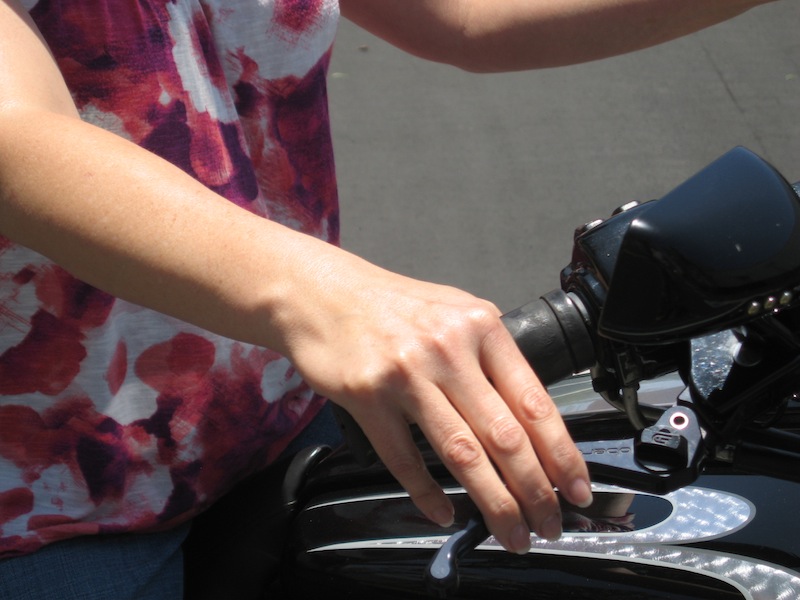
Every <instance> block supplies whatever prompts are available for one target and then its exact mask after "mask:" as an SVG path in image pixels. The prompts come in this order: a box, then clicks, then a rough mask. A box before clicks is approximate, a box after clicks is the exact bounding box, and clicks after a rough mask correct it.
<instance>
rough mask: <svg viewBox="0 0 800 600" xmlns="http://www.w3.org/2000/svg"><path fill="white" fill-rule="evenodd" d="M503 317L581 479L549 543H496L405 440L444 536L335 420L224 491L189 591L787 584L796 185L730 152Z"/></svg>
mask: <svg viewBox="0 0 800 600" xmlns="http://www.w3.org/2000/svg"><path fill="white" fill-rule="evenodd" d="M503 321H504V323H505V324H506V326H507V328H508V329H509V331H510V332H511V333H512V334H513V336H514V338H515V340H516V341H517V343H518V345H519V347H520V349H521V350H522V352H523V354H524V355H525V357H526V358H527V359H528V361H529V362H530V364H531V365H532V367H533V368H534V370H535V371H536V372H537V374H538V375H539V377H540V379H541V380H542V382H543V383H545V385H548V389H549V391H550V393H551V396H552V397H553V399H554V400H555V401H556V403H557V404H558V406H559V409H560V411H561V414H562V416H563V418H564V420H565V422H566V424H567V426H568V428H569V430H570V433H571V434H572V436H573V439H574V440H575V441H576V444H577V445H578V447H579V449H580V450H581V452H582V453H583V455H584V458H585V460H586V462H587V465H588V467H589V470H590V474H591V477H592V482H593V484H592V485H593V492H594V497H595V501H594V503H593V505H592V506H591V507H590V508H589V509H580V508H578V507H574V506H569V505H568V504H567V503H566V502H563V501H562V503H563V506H562V509H563V515H564V522H563V529H564V534H563V536H562V537H561V539H559V540H557V541H548V540H544V539H540V538H538V537H537V536H536V535H535V534H531V550H530V552H528V553H527V554H526V555H523V556H517V555H512V554H509V553H507V552H505V551H504V550H503V548H502V547H501V546H500V545H499V544H498V543H497V542H496V541H495V540H494V538H493V537H491V536H490V535H489V533H488V531H487V529H486V527H485V525H484V524H483V521H482V519H481V517H480V514H479V513H478V512H477V510H476V509H475V507H474V505H473V504H472V502H471V501H470V499H469V497H468V496H467V494H466V493H465V491H464V490H463V489H461V488H460V487H459V486H458V485H457V483H456V482H455V481H454V480H453V479H452V478H451V477H450V475H449V474H448V473H447V472H446V470H445V469H444V468H443V467H442V465H441V463H440V462H439V461H438V459H437V457H436V456H435V454H434V453H433V452H432V451H431V449H430V448H429V447H428V446H427V444H426V442H425V440H424V438H423V437H422V436H421V435H417V438H418V443H419V446H420V448H421V449H422V451H423V455H424V456H425V460H426V464H427V465H428V468H429V469H430V470H431V472H432V474H433V475H434V476H435V477H436V478H437V479H438V480H439V481H440V482H441V484H442V485H443V487H444V489H445V491H446V493H448V494H449V495H450V497H451V498H452V500H453V503H454V505H455V507H456V522H455V523H454V524H453V526H452V527H451V528H450V529H447V530H442V529H441V528H439V527H438V526H437V525H435V524H432V523H430V522H428V521H427V520H426V519H425V518H424V517H422V516H421V515H420V513H419V512H418V510H417V509H416V508H415V507H414V505H413V504H412V502H411V501H410V499H409V498H408V495H407V494H406V493H405V492H404V491H403V490H402V488H400V487H399V486H398V485H397V483H396V482H394V480H393V479H392V477H391V476H390V475H389V473H388V472H387V471H386V469H385V468H384V467H383V466H382V465H381V464H380V462H379V461H377V459H376V457H375V455H374V453H373V452H372V450H371V448H370V447H369V444H368V443H367V442H366V438H365V437H364V436H363V433H361V432H360V430H359V429H358V426H357V425H356V424H355V422H354V421H353V420H352V419H350V418H349V417H348V416H347V415H346V414H342V415H341V420H342V426H343V429H344V431H345V435H346V438H347V440H348V444H347V445H346V446H345V447H342V448H339V449H336V450H331V449H329V448H326V447H324V446H318V447H311V448H308V449H306V450H304V451H303V452H301V453H299V454H298V455H296V456H295V457H294V458H293V459H292V460H289V461H286V462H285V463H283V464H282V465H279V466H278V467H276V468H274V469H272V470H270V471H269V472H268V473H269V475H267V476H265V477H260V478H256V479H254V480H251V481H249V482H246V483H245V484H244V485H243V486H242V489H241V490H239V491H238V492H237V494H238V496H239V497H247V498H250V499H251V501H250V503H249V506H251V509H250V511H249V512H244V511H242V510H241V509H240V505H236V504H235V502H236V500H235V498H236V497H237V494H234V495H232V499H231V500H230V503H229V504H228V505H227V507H226V502H228V500H224V501H223V502H222V503H221V504H222V506H221V508H220V510H219V511H218V514H223V515H227V516H224V517H222V518H221V519H219V518H217V517H214V518H213V519H212V520H211V522H213V523H215V525H213V526H212V527H210V528H208V529H209V531H211V534H210V535H207V536H206V537H205V540H206V543H205V545H203V544H202V543H199V544H194V545H189V546H187V549H190V550H191V552H190V553H189V558H190V560H189V564H190V565H191V568H190V569H189V571H187V574H190V575H191V577H188V576H187V596H186V597H187V598H202V597H213V598H225V597H230V598H245V597H252V598H258V597H267V596H269V597H283V598H309V597H312V596H316V595H320V594H324V595H325V597H326V598H365V597H379V598H425V597H441V598H487V597H490V596H491V595H494V594H502V595H503V597H504V598H508V599H513V598H523V597H524V598H535V599H542V600H549V599H553V598H571V599H576V600H577V599H581V598H591V599H592V600H602V599H604V598H613V599H614V600H624V599H625V598H636V599H658V600H668V599H669V600H675V599H700V598H702V599H704V600H705V599H720V600H721V599H726V600H728V599H730V600H733V599H745V598H746V599H749V600H777V599H790V598H791V599H795V598H800V520H798V519H797V518H796V515H795V513H794V512H793V511H794V510H796V509H797V507H798V505H799V504H800V396H798V392H800V184H794V186H792V185H791V184H789V183H788V182H787V181H786V180H785V179H784V178H783V177H782V176H781V175H780V174H779V173H778V172H777V171H776V170H775V169H774V168H773V167H771V166H770V165H769V164H768V163H767V162H765V161H764V160H762V159H761V158H759V157H758V156H756V155H755V154H753V153H752V152H750V151H749V150H746V149H744V148H735V149H733V150H731V151H729V152H728V153H726V154H725V155H723V156H722V157H720V158H719V159H718V160H716V161H715V162H713V163H712V164H711V165H709V166H707V167H705V168H704V169H702V170H701V171H700V172H698V173H697V174H696V175H695V176H693V177H692V178H690V179H689V180H687V181H686V182H685V183H683V184H681V185H680V186H678V187H677V188H675V189H674V190H673V191H671V192H670V193H668V194H667V195H665V196H663V197H662V198H660V199H657V200H651V201H647V202H643V203H636V202H633V203H629V204H625V205H623V206H621V207H620V208H619V209H617V210H615V211H614V212H613V213H612V215H611V216H610V217H609V218H607V219H604V220H596V221H592V222H590V223H587V224H585V225H583V226H581V227H579V228H578V229H577V230H576V232H575V239H574V247H573V255H572V259H571V261H570V264H569V265H568V266H567V267H566V268H564V270H563V271H562V273H561V288H560V289H557V290H553V291H551V292H549V293H547V294H545V295H543V296H542V297H541V298H539V299H538V300H535V301H534V302H531V303H530V304H528V305H526V306H523V307H520V308H518V309H516V310H514V311H511V312H510V313H508V314H506V315H504V316H503ZM253 498H257V499H258V500H257V501H255V502H254V501H252V499H253ZM232 507H233V508H232ZM231 515H235V516H236V518H237V519H238V521H237V522H238V523H239V525H235V524H234V520H233V518H232V517H231ZM215 527H216V529H215ZM223 532H224V533H226V534H227V538H225V537H224V536H223V535H222V533H223ZM224 539H227V540H228V541H227V542H224V541H221V540H224ZM192 557H194V558H192ZM198 557H200V560H198ZM212 566H214V567H216V569H213V568H212Z"/></svg>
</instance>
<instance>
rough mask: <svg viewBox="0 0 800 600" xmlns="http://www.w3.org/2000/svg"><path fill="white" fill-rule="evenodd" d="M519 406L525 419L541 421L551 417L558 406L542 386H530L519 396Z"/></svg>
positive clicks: (533, 421)
mask: <svg viewBox="0 0 800 600" xmlns="http://www.w3.org/2000/svg"><path fill="white" fill-rule="evenodd" d="M519 398H520V400H519V406H520V409H521V410H522V414H523V416H524V417H525V419H526V420H527V421H529V422H532V423H539V422H542V421H546V420H548V419H551V418H552V417H553V416H554V414H555V413H556V406H555V404H554V403H553V401H552V400H551V399H550V396H548V395H547V392H545V391H544V388H542V387H540V386H530V387H528V388H527V389H525V390H523V391H522V392H521V393H520V396H519Z"/></svg>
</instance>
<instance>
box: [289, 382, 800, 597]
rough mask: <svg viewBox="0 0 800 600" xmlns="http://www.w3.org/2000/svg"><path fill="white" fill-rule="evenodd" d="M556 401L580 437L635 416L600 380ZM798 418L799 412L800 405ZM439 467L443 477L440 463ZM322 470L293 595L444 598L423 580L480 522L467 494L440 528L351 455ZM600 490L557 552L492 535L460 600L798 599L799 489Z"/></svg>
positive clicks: (748, 483) (298, 549) (454, 493)
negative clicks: (601, 389)
mask: <svg viewBox="0 0 800 600" xmlns="http://www.w3.org/2000/svg"><path fill="white" fill-rule="evenodd" d="M681 389H682V383H681V382H680V380H679V379H678V378H677V377H673V376H668V377H665V378H661V379H659V380H655V381H652V382H648V383H647V384H645V385H643V387H642V390H641V398H642V400H643V401H644V402H649V403H655V404H658V403H662V402H663V403H664V404H671V403H672V402H674V399H675V396H676V395H677V394H678V393H679V392H680V391H681ZM551 393H552V394H553V396H554V398H556V400H557V402H558V403H559V406H560V408H561V411H562V414H563V415H564V417H565V419H566V421H567V423H568V425H569V427H570V429H571V431H572V434H573V436H574V437H575V438H576V439H577V440H591V439H609V436H610V434H614V435H616V434H619V435H625V434H627V433H629V432H630V429H629V425H628V424H627V420H626V419H625V417H624V415H622V414H620V413H618V412H616V411H614V410H613V409H611V408H609V407H608V405H607V404H606V403H605V402H604V401H603V400H602V399H600V398H599V397H597V396H596V394H594V392H593V391H592V390H591V382H590V380H589V378H588V377H585V376H577V377H574V378H572V379H569V380H567V381H565V382H562V383H560V384H557V385H555V386H553V387H551ZM790 410H794V411H798V413H800V407H799V406H797V405H796V404H795V405H793V406H791V407H790ZM595 451H603V449H600V450H598V449H595ZM605 451H607V452H615V451H617V450H616V449H615V448H608V449H605ZM431 465H432V466H433V468H434V469H435V468H436V465H435V461H433V460H432V461H431ZM320 466H321V468H320V469H318V471H320V472H319V473H317V475H316V477H315V478H314V479H312V482H311V485H310V486H309V489H310V490H311V491H312V493H311V496H310V497H308V498H307V499H306V500H305V506H304V508H303V509H302V510H301V511H300V512H299V516H298V518H297V519H296V521H295V525H294V530H293V532H292V536H291V542H290V547H291V550H290V553H289V556H290V558H289V560H288V564H286V565H285V566H284V570H283V580H284V581H286V582H289V584H288V585H286V586H285V589H284V593H285V594H286V595H287V596H288V597H296V598H311V597H316V596H318V595H324V597H325V598H417V597H432V596H433V597H435V596H436V593H435V592H432V591H431V590H430V589H429V588H428V587H427V586H426V583H425V581H426V580H425V571H426V568H427V565H428V563H429V562H430V561H431V559H432V557H433V556H434V554H435V552H436V550H437V549H438V548H439V547H440V546H441V545H442V544H443V543H444V542H445V541H446V539H447V537H448V536H449V535H450V534H452V533H454V532H456V531H457V530H459V529H460V528H463V527H464V525H465V523H466V521H467V520H468V518H469V517H470V516H471V515H472V514H474V512H475V509H474V507H473V505H472V504H471V502H470V500H469V499H468V497H467V496H466V495H465V494H464V492H463V491H462V490H460V489H459V488H457V487H456V486H453V487H451V488H450V489H449V490H448V492H449V493H450V494H451V497H452V498H453V500H454V504H455V505H456V510H457V522H456V524H455V525H454V526H453V527H452V528H451V529H448V530H442V529H440V528H438V527H437V526H435V525H433V524H431V523H429V522H428V521H427V520H426V519H425V518H423V517H422V516H421V515H420V513H419V512H418V511H417V510H416V509H415V507H414V506H413V505H412V503H411V502H410V500H409V499H408V497H407V496H406V495H405V494H404V493H403V492H402V490H400V489H398V488H397V486H396V485H394V484H392V483H391V480H390V479H389V478H388V477H387V476H386V474H385V473H381V470H380V468H379V467H374V468H373V469H371V470H370V469H367V470H364V469H361V468H359V467H357V466H356V465H354V464H353V463H352V462H351V461H350V460H348V458H347V456H338V457H337V456H333V457H331V458H330V459H329V460H326V461H325V462H323V464H322V465H320ZM440 474H441V473H440ZM442 476H443V477H444V475H443V474H442ZM594 492H595V503H594V505H593V507H592V511H591V512H587V513H583V514H581V513H580V512H578V511H573V510H571V509H570V507H565V509H564V531H565V533H564V535H563V536H562V538H561V539H560V540H558V541H555V542H548V541H546V540H542V539H540V538H538V537H536V536H535V535H533V536H532V549H531V551H530V552H529V553H528V554H527V555H524V556H515V555H511V554H509V553H506V552H505V551H503V550H502V548H501V547H500V546H499V545H498V544H497V543H496V542H495V541H494V540H493V538H489V539H487V540H486V541H485V542H484V543H482V544H481V545H479V546H478V548H477V549H476V550H474V551H472V552H471V553H469V554H468V555H467V556H465V557H464V558H463V559H461V561H460V562H459V586H458V590H457V592H456V593H455V594H454V595H453V596H452V597H455V598H495V597H497V598H503V599H504V600H511V599H514V598H526V599H541V600H554V599H559V600H560V599H572V600H583V599H586V600H604V599H613V600H627V599H631V600H633V599H636V600H642V599H659V600H660V599H664V600H667V599H669V600H677V599H703V600H707V599H726V600H727V599H730V600H734V599H736V600H739V599H744V598H747V599H751V600H778V599H787V600H789V599H792V600H794V599H797V598H800V519H798V515H797V511H798V508H799V507H800V484H797V483H791V482H786V481H780V480H777V479H771V478H766V477H755V476H751V475H744V474H740V473H736V472H733V471H731V470H728V469H726V468H722V467H719V468H717V469H716V470H715V469H714V468H711V469H708V470H707V472H706V473H705V474H704V475H702V476H701V477H700V478H699V479H698V480H697V481H696V482H694V483H693V484H692V485H690V486H687V487H684V488H682V489H679V490H677V491H675V492H672V493H670V494H667V495H665V496H655V495H652V494H646V493H641V492H634V491H629V490H624V489H620V488H615V487H611V486H605V485H597V486H595V490H594Z"/></svg>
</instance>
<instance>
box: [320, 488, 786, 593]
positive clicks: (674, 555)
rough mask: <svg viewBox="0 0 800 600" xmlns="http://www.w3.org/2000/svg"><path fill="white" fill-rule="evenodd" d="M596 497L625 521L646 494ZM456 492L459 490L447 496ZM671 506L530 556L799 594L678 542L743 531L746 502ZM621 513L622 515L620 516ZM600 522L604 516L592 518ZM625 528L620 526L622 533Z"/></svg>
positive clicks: (739, 561)
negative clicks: (608, 500) (621, 565)
mask: <svg viewBox="0 0 800 600" xmlns="http://www.w3.org/2000/svg"><path fill="white" fill-rule="evenodd" d="M593 491H594V492H595V493H596V494H604V493H605V494H608V495H609V497H614V496H616V497H617V501H616V507H615V509H614V510H615V511H619V512H617V514H616V517H615V516H614V515H608V516H607V517H608V518H607V519H606V520H610V521H612V522H613V520H614V519H615V518H621V515H623V514H624V515H628V513H627V512H626V511H627V507H628V506H630V504H631V501H632V499H633V498H634V497H635V496H636V495H640V496H649V494H642V493H641V492H633V491H630V490H624V489H621V488H616V487H613V486H605V485H597V484H595V485H594V486H593ZM450 492H451V493H457V491H456V490H450ZM658 498H661V499H663V500H665V501H667V502H669V503H670V504H671V507H672V510H671V511H666V512H665V517H664V518H663V519H662V520H660V521H657V522H655V523H652V524H650V525H647V526H645V527H643V528H641V529H636V528H633V529H632V530H617V531H614V530H613V528H608V529H604V530H602V529H601V530H595V531H591V532H569V531H567V532H565V533H564V535H563V536H562V537H561V539H559V540H557V541H554V542H551V541H547V540H544V539H541V538H539V537H537V536H535V535H533V534H532V535H531V546H532V547H531V551H530V552H531V553H532V554H555V555H565V556H585V557H591V558H597V559H601V560H602V559H607V560H615V561H630V562H636V563H646V564H653V565H656V566H660V567H670V568H674V569H678V570H692V571H694V572H700V573H702V574H704V575H706V576H709V577H713V578H716V579H719V580H721V581H724V582H726V583H728V584H730V585H732V586H733V587H735V588H736V589H737V590H738V591H739V592H741V594H742V596H743V597H744V598H746V599H748V600H790V599H792V600H794V599H795V598H796V597H797V590H799V589H800V574H798V573H797V572H795V571H793V570H791V569H788V568H786V567H783V566H780V565H774V564H768V563H764V562H762V561H758V562H756V561H755V560H754V559H749V558H747V557H742V556H736V555H731V554H725V553H722V552H715V551H712V550H705V549H702V548H690V547H686V546H683V544H688V543H694V542H702V541H708V540H714V539H718V538H721V537H724V536H727V535H729V534H731V533H733V532H735V531H738V530H740V529H742V528H743V527H746V526H747V524H748V523H750V522H751V521H752V520H753V518H754V517H755V507H754V506H753V505H752V504H751V503H750V502H748V501H747V500H746V499H744V498H742V497H740V496H737V495H735V494H730V493H728V492H720V491H717V490H711V489H706V488H700V487H686V488H682V489H679V490H676V491H675V492H672V493H670V494H667V495H666V496H658ZM623 511H625V512H623ZM589 518H591V519H592V520H600V521H602V520H603V517H602V516H597V515H594V516H591V517H589ZM621 529H624V528H621ZM446 540H447V537H445V536H438V537H420V538H393V539H379V540H363V541H353V542H346V543H341V544H335V545H330V546H324V547H320V548H316V549H314V550H313V551H314V552H324V551H333V550H348V549H350V550H352V549H369V548H379V547H387V546H391V547H392V548H403V547H409V548H413V547H420V546H426V547H431V546H434V547H435V546H441V545H442V544H443V543H444V542H445V541H446ZM478 548H480V549H483V550H498V551H502V550H503V549H502V547H501V546H500V544H499V543H497V541H496V540H495V539H494V538H493V537H490V538H489V539H487V540H486V541H485V542H484V543H483V544H481V545H480V546H478Z"/></svg>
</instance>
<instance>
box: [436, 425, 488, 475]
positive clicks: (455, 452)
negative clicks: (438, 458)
mask: <svg viewBox="0 0 800 600" xmlns="http://www.w3.org/2000/svg"><path fill="white" fill-rule="evenodd" d="M482 458H483V451H482V449H481V446H480V444H479V443H478V441H477V440H475V439H474V438H473V437H471V436H469V435H466V434H464V433H457V434H454V435H451V436H450V437H448V438H447V440H446V441H445V442H444V443H443V444H442V460H443V461H445V463H446V464H447V465H449V466H451V467H452V468H455V469H457V470H459V471H470V470H473V469H475V468H477V467H478V465H479V464H480V461H481V459H482Z"/></svg>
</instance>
